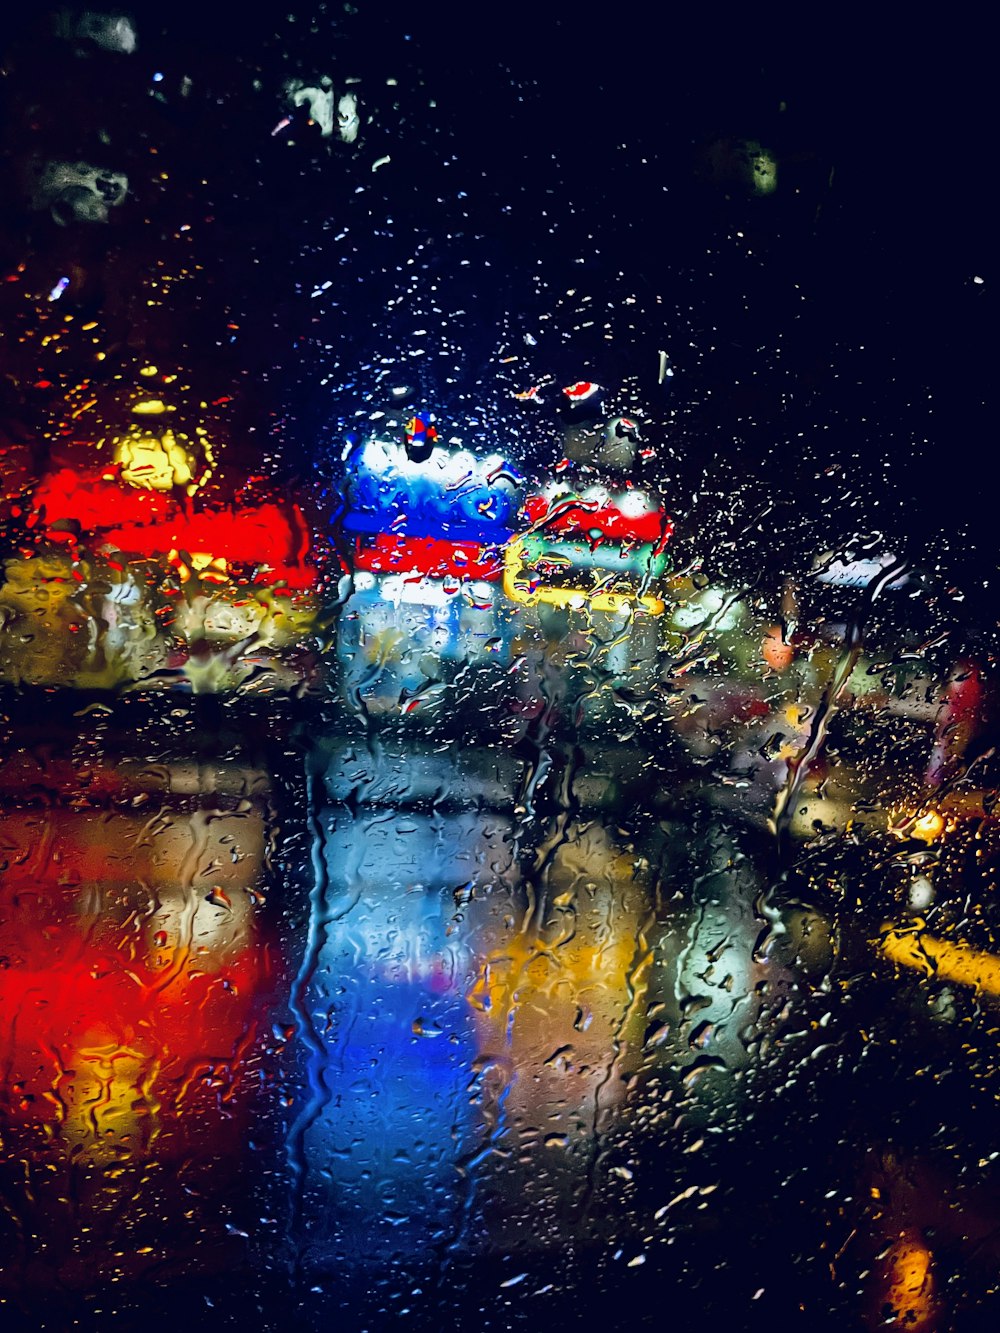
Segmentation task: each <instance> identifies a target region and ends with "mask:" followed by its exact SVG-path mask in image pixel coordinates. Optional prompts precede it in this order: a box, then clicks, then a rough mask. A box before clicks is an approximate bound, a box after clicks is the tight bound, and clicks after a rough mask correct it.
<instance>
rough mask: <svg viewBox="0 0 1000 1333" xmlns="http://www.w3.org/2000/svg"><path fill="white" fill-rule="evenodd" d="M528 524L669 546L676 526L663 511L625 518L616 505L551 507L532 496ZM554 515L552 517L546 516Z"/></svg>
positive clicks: (555, 530) (528, 506)
mask: <svg viewBox="0 0 1000 1333" xmlns="http://www.w3.org/2000/svg"><path fill="white" fill-rule="evenodd" d="M524 509H525V513H526V514H527V516H528V519H529V521H530V522H531V524H532V525H533V526H534V525H535V524H542V523H544V525H545V527H546V528H547V529H548V530H549V531H552V532H581V533H582V532H599V533H600V534H601V535H602V536H604V537H611V538H613V539H614V540H616V541H640V542H662V543H664V544H665V543H666V541H667V539H668V538H669V537H670V535H671V533H672V532H673V530H674V525H673V523H672V522H671V521H670V519H669V518H667V517H666V515H665V514H664V513H663V511H662V510H660V509H654V510H650V511H648V512H647V513H644V514H634V515H633V514H623V513H622V512H621V510H620V509H616V508H615V507H614V505H604V506H602V507H600V508H599V507H597V506H596V505H595V506H594V508H590V507H589V506H588V505H586V504H583V503H581V504H566V505H563V504H562V503H560V502H559V501H557V502H555V503H554V504H552V505H550V504H549V501H548V500H546V498H545V497H544V496H543V495H532V496H531V497H530V498H529V499H528V501H527V503H526V504H525V506H524ZM550 511H552V517H551V518H549V517H547V515H548V514H549V513H550Z"/></svg>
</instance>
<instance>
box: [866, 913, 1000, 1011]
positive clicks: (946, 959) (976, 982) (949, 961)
mask: <svg viewBox="0 0 1000 1333" xmlns="http://www.w3.org/2000/svg"><path fill="white" fill-rule="evenodd" d="M879 947H880V948H881V950H882V952H883V953H884V954H885V956H886V958H888V959H889V961H890V962H893V963H897V964H898V965H899V966H900V967H912V968H914V969H915V970H916V971H918V972H923V973H924V975H925V976H927V977H936V978H937V979H938V980H939V981H954V982H956V983H957V984H958V985H959V986H972V987H974V988H975V989H976V990H980V991H985V992H986V993H987V994H988V995H1000V958H997V957H995V956H994V955H993V954H991V953H985V952H984V951H983V950H981V949H973V948H971V947H970V946H969V945H968V944H964V943H961V942H959V943H956V944H952V943H950V942H949V941H948V940H940V939H936V938H935V937H934V936H932V935H926V934H925V933H924V932H923V931H916V930H906V929H901V930H897V929H896V928H895V927H890V928H889V929H888V930H887V931H886V932H885V934H884V935H883V936H882V937H881V939H880V940H879Z"/></svg>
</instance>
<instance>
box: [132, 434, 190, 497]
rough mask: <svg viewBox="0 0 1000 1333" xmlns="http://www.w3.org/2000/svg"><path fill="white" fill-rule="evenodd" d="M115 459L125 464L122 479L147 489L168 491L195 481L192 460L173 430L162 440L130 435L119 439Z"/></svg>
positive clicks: (147, 436)
mask: <svg viewBox="0 0 1000 1333" xmlns="http://www.w3.org/2000/svg"><path fill="white" fill-rule="evenodd" d="M115 459H116V461H117V462H119V463H121V465H122V474H121V475H122V480H123V481H126V482H128V484H129V485H130V486H135V487H136V488H137V489H139V490H144V491H169V490H171V489H172V488H173V487H174V486H186V485H188V484H189V483H190V482H191V481H193V480H194V472H193V471H192V462H193V459H192V457H191V455H190V454H189V453H188V451H187V450H186V449H184V448H183V446H182V445H180V444H178V443H177V440H176V439H175V438H174V435H173V433H172V432H171V431H165V432H164V434H163V436H162V437H161V438H160V439H157V438H156V437H155V436H150V435H131V436H126V438H125V439H123V440H120V441H119V442H118V445H117V447H116V449H115Z"/></svg>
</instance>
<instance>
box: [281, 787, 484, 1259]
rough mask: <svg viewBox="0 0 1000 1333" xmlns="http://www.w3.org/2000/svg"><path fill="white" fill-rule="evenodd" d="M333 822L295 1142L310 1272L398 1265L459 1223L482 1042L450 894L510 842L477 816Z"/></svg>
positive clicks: (366, 816)
mask: <svg viewBox="0 0 1000 1333" xmlns="http://www.w3.org/2000/svg"><path fill="white" fill-rule="evenodd" d="M324 823H325V824H326V826H327V828H328V836H327V839H326V843H325V847H324V850H323V854H322V855H323V860H324V863H325V867H326V869H325V872H324V891H323V894H322V903H321V905H319V909H318V910H319V915H320V916H321V918H322V920H321V922H319V923H315V922H314V923H313V924H318V925H319V929H318V931H316V932H313V931H311V932H310V935H311V938H313V939H314V940H315V946H316V947H315V948H314V950H313V952H312V955H311V957H309V958H307V959H306V961H305V963H304V964H303V969H302V970H301V971H300V977H301V978H304V979H305V988H304V991H303V994H302V1003H301V1006H300V1023H304V1025H305V1029H304V1030H303V1031H301V1032H300V1036H301V1038H302V1045H303V1047H304V1050H305V1053H306V1055H307V1060H308V1065H309V1068H308V1070H307V1071H306V1072H307V1074H308V1082H309V1086H310V1088H311V1089H312V1092H313V1096H312V1101H311V1105H310V1106H309V1107H307V1109H306V1110H305V1111H304V1113H303V1116H302V1119H301V1120H300V1122H299V1124H298V1126H297V1128H296V1130H294V1131H293V1138H297V1140H298V1144H299V1148H300V1150H301V1154H302V1177H301V1181H300V1184H301V1187H302V1199H301V1210H300V1217H301V1218H302V1221H303V1224H304V1226H305V1233H306V1234H304V1235H303V1236H302V1237H301V1241H300V1243H303V1258H304V1260H305V1262H306V1263H307V1265H308V1266H310V1267H319V1268H324V1269H325V1268H330V1267H335V1266H337V1265H338V1264H340V1263H347V1264H349V1265H357V1264H364V1263H366V1262H369V1261H370V1262H374V1263H376V1264H379V1265H386V1264H393V1263H396V1262H404V1261H409V1260H411V1259H412V1258H413V1256H414V1255H415V1254H418V1253H420V1252H422V1251H425V1250H426V1249H427V1247H428V1246H429V1245H434V1244H437V1243H439V1242H440V1241H441V1239H442V1237H445V1238H447V1237H449V1236H451V1235H453V1234H455V1233H456V1232H457V1230H458V1229H459V1228H460V1225H461V1208H462V1190H461V1188H460V1187H458V1175H457V1171H456V1164H457V1162H458V1161H459V1160H460V1158H461V1157H462V1155H463V1153H464V1152H466V1151H467V1150H468V1147H469V1143H470V1139H471V1137H474V1135H475V1128H476V1127H475V1124H474V1120H473V1115H474V1112H473V1108H472V1107H471V1106H470V1099H469V1093H468V1084H469V1081H470V1078H471V1077H472V1072H471V1071H472V1065H473V1062H474V1059H475V1052H476V1046H475V1032H474V1025H473V1015H472V1012H471V1009H470V1006H469V1003H468V1001H467V999H466V995H467V991H468V988H469V976H470V973H471V970H472V966H473V960H472V957H471V954H470V953H469V949H468V943H467V942H466V941H465V939H464V936H463V935H462V934H460V933H458V932H457V931H456V930H455V915H456V911H457V908H456V896H455V895H456V891H457V890H459V889H461V888H462V887H463V886H465V887H466V888H468V886H469V885H470V884H471V883H473V882H474V881H476V880H477V879H479V878H481V877H482V875H483V873H484V870H485V869H486V868H487V867H486V866H484V861H486V860H487V859H488V858H489V857H490V854H491V852H492V853H493V859H494V860H496V858H497V857H499V856H502V855H506V857H507V860H508V861H509V859H510V856H509V851H508V850H507V843H506V842H504V841H503V838H502V833H503V832H504V831H503V830H502V829H501V828H500V827H499V826H498V827H497V828H495V829H494V828H491V827H489V825H491V823H492V821H490V820H488V819H487V820H485V821H484V820H483V818H482V817H481V816H478V815H475V814H472V813H468V814H450V815H443V816H431V815H427V814H418V813H411V812H408V811H405V810H402V811H400V810H389V809H380V810H372V809H369V810H367V811H365V812H364V813H363V814H359V815H357V816H350V815H347V814H344V815H341V816H337V817H335V818H333V819H329V820H327V819H324ZM498 839H499V841H497V840H498ZM494 842H496V846H495V847H494Z"/></svg>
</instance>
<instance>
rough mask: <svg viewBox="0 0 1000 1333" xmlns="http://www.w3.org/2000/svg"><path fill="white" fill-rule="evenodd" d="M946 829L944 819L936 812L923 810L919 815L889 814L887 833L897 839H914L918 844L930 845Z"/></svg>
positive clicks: (893, 812)
mask: <svg viewBox="0 0 1000 1333" xmlns="http://www.w3.org/2000/svg"><path fill="white" fill-rule="evenodd" d="M946 828H947V823H946V821H945V818H944V816H943V815H941V814H939V813H938V811H937V810H925V811H924V812H923V814H919V815H907V814H906V813H905V812H903V813H901V814H900V813H897V812H895V811H890V812H889V832H890V833H891V834H893V835H894V836H895V837H897V838H901V839H905V838H916V839H918V840H919V841H920V842H926V843H932V842H936V841H937V839H938V838H940V836H941V834H942V833H944V831H945V829H946Z"/></svg>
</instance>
